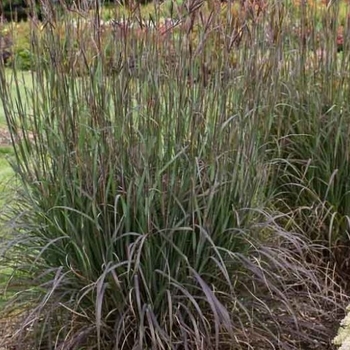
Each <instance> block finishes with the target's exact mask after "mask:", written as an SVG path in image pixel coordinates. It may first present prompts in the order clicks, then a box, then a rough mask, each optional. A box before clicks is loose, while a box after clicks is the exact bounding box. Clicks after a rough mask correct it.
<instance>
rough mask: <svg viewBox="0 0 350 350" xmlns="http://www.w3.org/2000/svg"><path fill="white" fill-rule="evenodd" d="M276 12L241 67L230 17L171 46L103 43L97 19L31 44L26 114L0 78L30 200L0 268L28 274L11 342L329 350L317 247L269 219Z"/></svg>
mask: <svg viewBox="0 0 350 350" xmlns="http://www.w3.org/2000/svg"><path fill="white" fill-rule="evenodd" d="M192 10H193V11H195V10H194V9H192ZM197 10H198V9H197ZM266 11H267V12H266V17H265V15H264V16H262V18H260V19H259V20H256V21H252V20H251V19H248V18H247V25H249V26H250V30H251V31H253V32H254V33H255V34H256V41H253V42H251V41H249V40H248V38H246V39H244V37H242V38H241V39H240V40H243V41H241V42H243V43H244V45H240V46H239V47H237V48H235V50H236V51H235V52H234V54H233V46H232V44H233V43H235V32H234V31H235V30H236V29H237V26H236V25H238V24H237V23H236V22H235V21H234V19H233V18H231V17H230V16H231V15H230V13H229V11H228V15H227V18H226V19H223V18H222V16H216V15H215V14H212V16H209V17H208V18H207V21H208V22H207V23H206V25H204V24H203V25H201V26H198V27H196V33H197V34H196V35H197V37H196V38H194V35H193V33H192V32H190V31H189V30H188V28H181V27H180V28H177V29H176V35H175V34H174V35H169V36H166V37H165V38H166V39H164V36H161V35H159V33H158V32H156V31H145V32H142V33H141V32H137V31H136V30H135V31H133V30H132V29H131V30H130V31H129V32H128V33H126V32H125V31H118V30H115V29H113V30H110V31H108V30H106V31H105V32H104V33H103V36H102V35H101V32H100V31H99V30H97V28H96V25H95V24H96V22H97V21H98V19H99V9H98V8H97V9H96V14H95V16H96V18H95V20H96V21H94V22H91V23H90V22H86V21H84V22H83V21H82V23H78V25H73V24H72V23H70V22H69V21H68V20H67V22H66V23H64V25H65V30H66V32H65V33H66V34H65V35H63V36H62V32H60V33H57V32H56V28H57V27H56V26H55V25H54V24H55V23H53V21H54V20H53V18H51V17H50V15H49V16H48V18H46V20H47V23H48V24H50V25H46V26H45V28H43V30H42V32H40V35H39V33H38V32H37V29H36V27H35V26H33V27H32V29H31V35H32V38H31V39H32V40H31V43H32V47H31V50H32V57H35V60H36V61H35V69H34V70H33V71H32V84H31V86H32V89H31V90H30V92H28V95H27V98H28V96H30V103H31V106H29V107H28V106H27V105H24V104H23V103H20V102H21V99H22V98H23V97H22V95H21V93H20V92H19V91H20V90H19V89H18V90H17V91H18V94H17V96H16V97H12V96H11V94H10V93H9V92H10V88H11V87H10V85H9V82H8V80H7V76H6V75H5V74H4V73H3V70H0V93H1V96H2V101H3V107H4V112H5V116H6V120H7V123H8V127H9V129H10V131H11V133H12V135H13V140H14V144H13V147H14V151H15V156H16V162H15V163H14V170H15V172H16V174H17V175H18V176H19V178H20V180H21V184H22V186H20V189H19V190H18V193H17V195H18V199H20V200H17V201H16V202H15V203H13V204H12V205H11V206H10V207H9V211H8V213H7V217H8V218H9V219H8V221H7V222H6V224H7V227H10V228H11V235H9V239H8V240H7V242H6V244H3V246H4V248H3V252H2V253H3V254H2V262H1V264H3V263H4V264H6V266H7V267H9V268H11V269H14V271H15V272H14V273H13V276H12V277H11V280H10V281H9V283H8V286H7V289H8V291H9V293H14V294H13V295H14V297H13V298H12V300H11V301H10V302H9V303H8V305H7V307H6V308H5V310H4V314H6V313H7V314H9V313H11V312H14V310H20V311H21V312H22V316H23V317H22V319H19V320H20V322H19V324H18V331H17V332H16V336H15V337H14V339H12V341H13V342H17V343H19V344H26V346H28V347H29V348H31V349H40V348H43V347H47V348H52V349H79V348H86V349H126V350H128V349H191V350H192V349H203V350H204V349H205V350H208V349H226V348H227V349H247V348H248V349H249V348H250V349H257V348H259V349H263V348H267V349H269V348H281V349H299V348H305V349H306V348H309V346H311V344H315V343H316V344H317V346H318V348H321V346H328V343H329V342H330V339H331V338H332V334H331V332H332V330H329V325H328V324H327V325H324V326H323V325H322V318H321V317H322V316H323V315H324V313H325V312H326V311H327V312H328V311H329V309H327V308H329V307H330V305H331V307H332V308H333V310H332V313H329V312H328V315H329V317H331V318H332V317H334V313H335V312H336V311H337V308H338V307H339V305H340V304H339V299H338V294H337V293H336V290H335V289H332V288H333V285H332V279H331V275H330V274H327V271H325V270H324V269H323V268H322V266H318V265H317V264H315V263H314V261H312V262H309V260H308V258H309V257H310V256H312V255H313V254H315V252H318V250H319V249H320V248H319V245H317V244H315V243H314V242H312V241H311V240H310V239H308V238H307V237H305V235H303V234H301V233H298V232H296V231H293V232H291V231H288V230H287V229H286V228H287V225H286V226H285V227H283V225H284V223H285V222H289V221H290V220H291V217H290V216H289V214H288V213H284V212H281V211H277V209H278V206H277V205H272V204H271V202H272V200H273V199H274V198H275V197H274V195H275V190H276V188H277V185H276V180H275V178H274V176H273V175H274V171H275V167H274V166H273V165H274V163H273V162H275V159H276V157H277V155H278V150H279V149H278V147H275V146H271V145H273V143H272V142H271V139H273V137H275V136H276V135H279V133H280V132H282V131H283V130H284V129H282V128H281V129H279V128H278V125H279V124H278V123H275V121H276V118H275V117H274V116H275V111H276V106H279V105H280V104H281V103H285V102H286V101H285V96H286V95H285V90H283V89H284V88H285V82H284V81H283V78H284V77H286V70H283V69H284V68H283V67H282V68H281V66H280V62H279V60H278V59H276V57H279V56H280V52H281V51H279V50H282V49H284V47H283V43H282V41H277V42H273V41H268V40H266V39H265V34H264V33H265V31H264V29H265V25H266V24H267V23H269V25H274V24H275V25H276V29H278V30H282V29H283V27H281V23H282V22H281V19H283V18H284V19H286V18H288V13H287V12H285V11H287V10H286V9H285V8H284V7H283V6H282V5H279V4H277V3H276V4H273V6H271V8H270V9H269V10H266ZM193 13H195V12H193ZM281 16H285V17H283V18H282V17H281ZM271 18H272V19H273V21H272V22H271ZM268 19H269V21H268ZM130 20H131V21H136V19H135V18H130ZM223 20H226V21H230V24H232V25H231V26H225V25H224V24H225V23H223V22H221V21H223ZM62 21H63V20H62ZM274 21H276V23H275V22H274ZM277 23H278V26H277ZM51 24H52V25H51ZM286 25H287V24H286ZM218 28H219V29H218ZM230 30H231V31H232V32H231V33H230V32H229V31H230ZM86 33H89V36H87V35H86ZM244 33H245V34H244ZM247 33H248V32H247ZM247 33H246V32H243V34H242V35H246V34H247ZM277 34H278V32H277ZM282 34H283V32H280V33H279V34H278V35H276V38H277V39H278V38H281V37H282V36H283V35H282ZM91 40H92V42H93V43H94V44H95V45H91ZM244 40H246V42H245V41H244ZM248 42H250V44H248ZM237 44H238V43H237ZM105 45H106V46H105ZM218 45H221V47H222V50H221V51H218V50H217V48H218ZM77 47H79V52H78V53H77V55H73V53H74V52H75V51H74V50H77ZM94 50H95V51H94ZM47 52H48V53H49V54H45V53H47ZM107 55H108V57H106V56H107ZM233 55H234V59H231V58H232V56H233ZM72 57H75V59H74V60H73V59H71V60H70V59H69V58H72ZM78 59H81V62H77V60H78ZM107 61H108V62H114V63H118V64H115V65H114V66H113V69H110V66H109V65H108V64H106V62H107ZM77 64H78V65H79V67H80V68H81V70H80V72H82V73H81V74H80V77H79V78H77V77H76V76H74V74H73V73H74V69H75V68H76V66H75V65H77ZM14 69H15V73H16V66H14ZM283 74H285V75H283ZM299 74H301V73H300V72H299ZM14 76H15V81H17V85H18V86H19V85H20V83H21V81H20V79H16V74H14ZM288 76H289V75H288ZM299 76H300V75H299ZM299 76H298V75H297V76H296V77H295V78H294V79H299V78H298V77H299ZM294 82H295V81H294ZM292 83H293V81H292V82H289V84H292ZM289 102H290V103H291V102H292V101H289ZM26 108H28V109H30V111H31V115H30V116H28V115H27V114H28V113H27V110H26ZM276 125H277V130H276ZM283 126H284V125H283ZM274 204H275V203H274ZM282 218H283V220H282ZM325 281H326V282H325ZM333 312H334V313H333ZM311 321H312V322H311ZM315 322H316V323H317V326H318V327H315ZM28 329H30V331H28Z"/></svg>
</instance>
